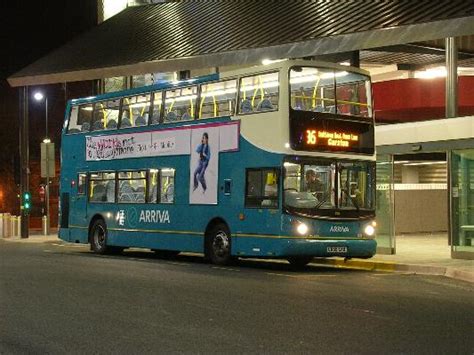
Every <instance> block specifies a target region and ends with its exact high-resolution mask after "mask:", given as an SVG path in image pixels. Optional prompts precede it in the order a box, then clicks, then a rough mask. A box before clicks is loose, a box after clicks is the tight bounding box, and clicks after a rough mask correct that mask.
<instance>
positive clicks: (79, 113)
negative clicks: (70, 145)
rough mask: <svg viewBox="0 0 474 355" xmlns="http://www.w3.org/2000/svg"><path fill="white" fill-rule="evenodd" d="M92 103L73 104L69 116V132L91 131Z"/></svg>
mask: <svg viewBox="0 0 474 355" xmlns="http://www.w3.org/2000/svg"><path fill="white" fill-rule="evenodd" d="M91 117H92V105H90V104H89V105H81V106H73V107H72V109H71V115H70V117H69V127H68V131H67V132H68V133H79V132H89V130H90V122H91Z"/></svg>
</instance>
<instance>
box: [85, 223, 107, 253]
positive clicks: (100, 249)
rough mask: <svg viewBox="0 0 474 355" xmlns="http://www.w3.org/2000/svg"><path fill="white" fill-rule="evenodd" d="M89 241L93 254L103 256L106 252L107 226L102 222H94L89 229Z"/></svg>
mask: <svg viewBox="0 0 474 355" xmlns="http://www.w3.org/2000/svg"><path fill="white" fill-rule="evenodd" d="M89 240H90V243H91V249H92V251H93V252H94V253H97V254H105V253H106V252H107V226H106V225H105V222H104V220H102V219H97V220H96V221H94V224H93V225H92V227H91V229H90V233H89Z"/></svg>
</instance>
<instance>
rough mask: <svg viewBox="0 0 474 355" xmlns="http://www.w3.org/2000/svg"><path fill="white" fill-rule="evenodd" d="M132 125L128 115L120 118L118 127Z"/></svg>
mask: <svg viewBox="0 0 474 355" xmlns="http://www.w3.org/2000/svg"><path fill="white" fill-rule="evenodd" d="M128 127H132V123H131V122H130V119H129V118H128V117H124V118H122V123H121V124H120V128H128Z"/></svg>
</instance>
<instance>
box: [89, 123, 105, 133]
mask: <svg viewBox="0 0 474 355" xmlns="http://www.w3.org/2000/svg"><path fill="white" fill-rule="evenodd" d="M102 129H104V124H103V123H102V121H95V122H94V123H93V124H92V130H93V131H100V130H102Z"/></svg>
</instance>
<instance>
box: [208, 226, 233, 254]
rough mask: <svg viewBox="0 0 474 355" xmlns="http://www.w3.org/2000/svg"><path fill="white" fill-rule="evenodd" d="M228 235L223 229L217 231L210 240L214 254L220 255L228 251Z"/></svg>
mask: <svg viewBox="0 0 474 355" xmlns="http://www.w3.org/2000/svg"><path fill="white" fill-rule="evenodd" d="M229 247H230V243H229V237H228V236H227V234H226V233H225V232H224V231H219V232H218V233H217V234H216V236H215V237H214V240H213V241H212V249H213V251H214V254H215V255H217V256H219V257H222V256H225V255H226V254H228V253H229Z"/></svg>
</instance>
